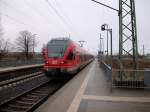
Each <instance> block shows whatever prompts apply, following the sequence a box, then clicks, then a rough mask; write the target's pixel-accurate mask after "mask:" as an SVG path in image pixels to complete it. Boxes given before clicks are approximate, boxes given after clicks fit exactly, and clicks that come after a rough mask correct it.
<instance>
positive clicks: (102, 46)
mask: <svg viewBox="0 0 150 112" xmlns="http://www.w3.org/2000/svg"><path fill="white" fill-rule="evenodd" d="M103 39H104V38H102V36H101V33H100V52H101V53H102V54H103V53H104V41H102V40H103Z"/></svg>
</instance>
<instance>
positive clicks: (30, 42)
mask: <svg viewBox="0 0 150 112" xmlns="http://www.w3.org/2000/svg"><path fill="white" fill-rule="evenodd" d="M36 45H37V42H36V39H35V34H32V33H31V32H29V31H27V30H24V31H21V32H20V33H19V37H18V38H17V39H16V46H17V50H18V51H19V52H22V53H24V54H25V56H26V58H27V59H28V58H29V56H31V54H32V53H34V48H35V46H36Z"/></svg>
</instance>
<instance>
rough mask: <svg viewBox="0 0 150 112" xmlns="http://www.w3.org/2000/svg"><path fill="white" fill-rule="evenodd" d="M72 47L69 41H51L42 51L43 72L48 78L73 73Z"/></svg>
mask: <svg viewBox="0 0 150 112" xmlns="http://www.w3.org/2000/svg"><path fill="white" fill-rule="evenodd" d="M74 47H75V46H74V45H73V44H72V42H71V40H70V39H64V38H63V39H60V38H59V39H52V40H51V41H50V42H48V44H47V46H46V49H45V51H44V53H43V54H44V72H45V74H46V75H47V76H49V77H61V76H63V75H64V74H71V73H74V69H75V64H76V62H75V59H74V57H75V55H74V53H73V49H74Z"/></svg>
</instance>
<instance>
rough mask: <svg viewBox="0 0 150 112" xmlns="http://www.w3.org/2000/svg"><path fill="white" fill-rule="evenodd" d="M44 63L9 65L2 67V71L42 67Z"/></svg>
mask: <svg viewBox="0 0 150 112" xmlns="http://www.w3.org/2000/svg"><path fill="white" fill-rule="evenodd" d="M43 65H44V64H34V65H23V66H16V67H7V68H0V73H4V72H10V71H15V70H20V69H27V68H34V67H41V66H43Z"/></svg>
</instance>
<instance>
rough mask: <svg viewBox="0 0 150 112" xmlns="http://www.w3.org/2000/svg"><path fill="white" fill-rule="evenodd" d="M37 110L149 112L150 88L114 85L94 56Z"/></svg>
mask: <svg viewBox="0 0 150 112" xmlns="http://www.w3.org/2000/svg"><path fill="white" fill-rule="evenodd" d="M35 112H150V90H149V89H121V88H120V89H119V88H111V83H110V81H109V80H108V78H107V76H105V74H104V72H103V70H102V69H101V68H100V67H99V64H98V61H97V60H96V59H95V60H94V61H93V62H92V63H91V64H89V65H88V66H87V67H86V68H85V69H83V70H82V71H80V72H79V73H78V74H77V75H76V76H75V77H74V78H73V79H71V80H70V81H69V82H68V83H67V84H66V85H64V86H63V87H62V88H61V89H60V90H58V91H57V92H56V93H55V94H54V95H53V96H51V97H50V98H49V99H48V100H47V101H46V102H44V103H43V104H42V105H41V106H40V107H39V108H38V109H36V110H35Z"/></svg>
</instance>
